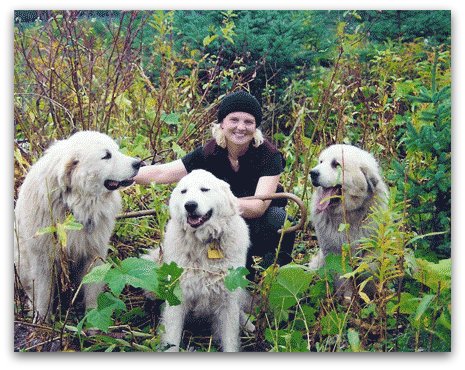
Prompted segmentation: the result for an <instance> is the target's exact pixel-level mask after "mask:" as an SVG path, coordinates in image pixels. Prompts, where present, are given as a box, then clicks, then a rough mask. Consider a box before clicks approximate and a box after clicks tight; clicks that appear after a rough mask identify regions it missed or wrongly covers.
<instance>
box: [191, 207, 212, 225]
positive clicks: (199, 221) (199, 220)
mask: <svg viewBox="0 0 465 370" xmlns="http://www.w3.org/2000/svg"><path fill="white" fill-rule="evenodd" d="M212 214H213V210H212V209H211V210H210V211H208V212H207V213H205V214H204V215H203V216H200V215H198V214H196V213H189V214H188V215H187V223H188V224H189V225H190V226H191V227H193V228H194V229H196V228H198V227H200V226H202V225H203V224H204V223H205V222H207V221H208V220H209V219H210V217H211V216H212Z"/></svg>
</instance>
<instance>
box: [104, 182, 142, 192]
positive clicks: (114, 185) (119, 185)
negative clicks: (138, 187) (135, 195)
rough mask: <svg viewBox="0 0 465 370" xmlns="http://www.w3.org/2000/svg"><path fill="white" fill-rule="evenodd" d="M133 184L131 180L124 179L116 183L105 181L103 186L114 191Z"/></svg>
mask: <svg viewBox="0 0 465 370" xmlns="http://www.w3.org/2000/svg"><path fill="white" fill-rule="evenodd" d="M133 183H134V180H133V179H126V180H123V181H116V180H105V182H104V183H103V185H104V186H105V187H106V188H107V189H108V190H110V191H112V190H116V189H119V188H124V187H126V186H129V185H132V184H133Z"/></svg>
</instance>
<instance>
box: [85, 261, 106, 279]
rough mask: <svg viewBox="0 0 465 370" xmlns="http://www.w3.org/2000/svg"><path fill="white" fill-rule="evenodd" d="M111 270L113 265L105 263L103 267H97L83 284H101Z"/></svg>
mask: <svg viewBox="0 0 465 370" xmlns="http://www.w3.org/2000/svg"><path fill="white" fill-rule="evenodd" d="M110 269H111V264H109V263H105V264H103V265H99V266H95V267H94V268H93V269H92V270H90V271H89V273H88V274H86V275H85V276H84V278H83V279H82V283H83V284H89V283H101V282H103V281H105V276H106V275H107V273H108V271H109V270H110Z"/></svg>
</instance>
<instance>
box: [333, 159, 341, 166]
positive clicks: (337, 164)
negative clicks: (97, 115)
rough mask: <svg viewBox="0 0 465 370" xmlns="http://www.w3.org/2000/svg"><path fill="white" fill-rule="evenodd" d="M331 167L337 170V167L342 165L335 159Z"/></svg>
mask: <svg viewBox="0 0 465 370" xmlns="http://www.w3.org/2000/svg"><path fill="white" fill-rule="evenodd" d="M331 166H332V167H333V168H337V167H340V166H341V164H340V163H339V162H338V161H336V160H335V159H333V161H332V162H331Z"/></svg>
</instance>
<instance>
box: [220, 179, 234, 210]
mask: <svg viewBox="0 0 465 370" xmlns="http://www.w3.org/2000/svg"><path fill="white" fill-rule="evenodd" d="M219 181H221V189H222V190H223V193H224V195H225V201H226V203H227V207H226V208H225V209H224V210H223V211H224V214H225V215H227V216H234V215H236V214H238V213H239V207H238V205H237V198H236V197H235V196H234V194H233V192H232V191H231V187H230V186H229V184H228V183H227V182H226V181H223V180H219Z"/></svg>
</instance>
